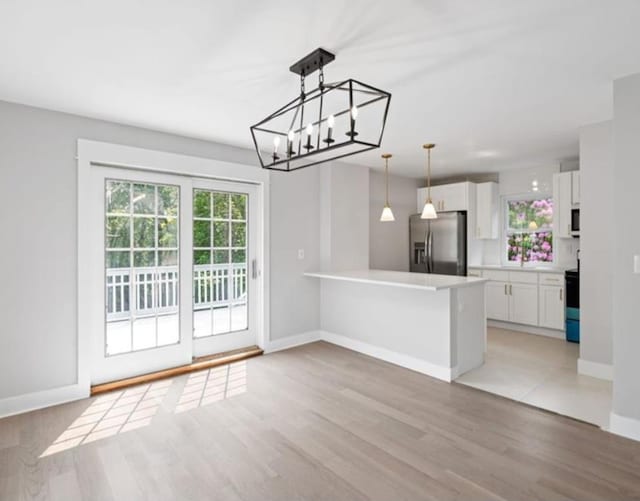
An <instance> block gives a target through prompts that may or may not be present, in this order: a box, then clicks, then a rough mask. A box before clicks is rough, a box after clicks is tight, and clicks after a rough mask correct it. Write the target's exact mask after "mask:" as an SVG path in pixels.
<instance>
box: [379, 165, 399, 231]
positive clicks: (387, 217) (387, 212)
mask: <svg viewBox="0 0 640 501" xmlns="http://www.w3.org/2000/svg"><path fill="white" fill-rule="evenodd" d="M391 156H392V155H391V153H383V154H382V158H384V184H385V196H384V207H383V209H382V214H381V215H380V221H382V222H383V223H385V222H389V221H395V220H396V218H395V217H393V212H392V210H391V206H390V205H389V159H390V158H391Z"/></svg>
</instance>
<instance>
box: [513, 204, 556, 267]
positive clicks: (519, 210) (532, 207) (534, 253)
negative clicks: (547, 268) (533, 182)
mask: <svg viewBox="0 0 640 501" xmlns="http://www.w3.org/2000/svg"><path fill="white" fill-rule="evenodd" d="M505 222H506V225H505V226H506V228H505V229H506V231H505V243H506V258H507V262H508V263H522V264H524V263H551V262H553V232H552V224H553V199H552V198H550V197H543V198H534V199H532V198H517V199H509V200H506V205H505Z"/></svg>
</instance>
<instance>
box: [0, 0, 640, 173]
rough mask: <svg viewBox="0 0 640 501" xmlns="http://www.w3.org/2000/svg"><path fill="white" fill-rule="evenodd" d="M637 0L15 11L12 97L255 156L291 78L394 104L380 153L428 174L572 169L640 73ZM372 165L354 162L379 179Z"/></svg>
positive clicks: (363, 159) (1, 39)
mask: <svg viewBox="0 0 640 501" xmlns="http://www.w3.org/2000/svg"><path fill="white" fill-rule="evenodd" d="M638 26H640V2H638V1H637V0H535V1H526V2H525V1H524V0H523V1H518V2H514V1H513V0H475V1H469V0H394V1H393V2H391V1H390V0H386V1H385V0H377V1H374V0H350V1H349V2H344V1H343V0H324V1H309V0H298V1H277V0H272V1H269V2H260V1H257V0H256V1H243V0H234V1H230V2H223V1H217V2H215V1H211V0H184V1H180V2H176V1H171V0H135V1H132V0H110V1H108V2H98V1H90V0H65V1H64V2H51V1H46V0H41V1H34V0H3V1H2V2H1V3H0V61H1V62H2V64H0V99H2V100H7V101H13V102H19V103H25V104H29V105H34V106H40V107H44V108H49V109H55V110H61V111H66V112H70V113H76V114H80V115H85V116H91V117H96V118H102V119H107V120H112V121H116V122H121V123H126V124H132V125H138V126H142V127H147V128H151V129H156V130H162V131H168V132H173V133H177V134H182V135H185V136H192V137H197V138H204V139H209V140H214V141H219V142H224V143H228V144H233V145H239V146H245V147H251V137H250V134H249V125H250V124H252V123H255V122H257V121H258V120H260V119H262V118H264V117H265V116H267V115H268V114H269V113H271V112H272V111H274V110H275V109H276V108H278V107H279V106H281V105H283V104H284V103H286V102H288V101H289V100H290V99H292V98H294V97H295V96H296V95H297V93H298V92H299V82H298V80H297V78H296V75H294V74H292V73H290V72H289V71H288V68H289V65H290V64H291V63H293V62H294V61H296V60H297V59H299V58H300V57H302V56H304V55H305V54H307V53H308V52H310V51H311V50H313V49H315V48H316V47H319V46H321V47H324V48H326V49H328V50H330V51H332V52H335V53H336V56H337V57H336V61H335V62H334V63H332V64H331V65H330V66H328V67H327V69H326V70H325V72H326V76H327V80H329V81H331V80H337V79H340V78H348V77H353V78H357V79H359V80H361V81H363V82H366V83H369V84H371V85H374V86H376V87H379V88H382V89H385V90H388V91H390V92H391V93H392V94H393V97H392V100H391V107H390V115H389V119H388V122H387V129H386V133H385V137H384V141H383V150H384V151H388V152H391V153H393V154H394V158H393V159H392V162H391V164H390V168H391V169H393V170H395V172H396V173H398V174H404V175H407V176H413V177H418V176H421V175H422V174H423V171H424V152H423V150H422V149H421V145H422V144H423V143H424V142H427V141H429V142H435V143H437V144H438V147H437V148H436V150H435V151H434V153H433V168H434V175H435V176H436V177H438V176H451V175H460V174H465V173H480V172H495V171H498V170H503V169H511V168H519V167H531V166H541V165H548V164H549V163H556V164H557V163H558V162H559V161H560V160H563V159H567V158H572V157H575V156H576V155H577V153H578V128H579V127H580V126H581V125H584V124H588V123H592V122H596V121H600V120H606V119H608V118H610V117H611V111H612V81H613V80H614V79H615V78H618V77H621V76H625V75H628V74H631V73H636V72H640V35H638V33H639V32H638ZM380 153H382V151H374V152H370V153H367V154H363V155H358V156H354V157H351V159H350V161H352V162H354V163H360V164H365V165H369V166H371V167H376V168H378V167H381V166H382V162H381V160H380Z"/></svg>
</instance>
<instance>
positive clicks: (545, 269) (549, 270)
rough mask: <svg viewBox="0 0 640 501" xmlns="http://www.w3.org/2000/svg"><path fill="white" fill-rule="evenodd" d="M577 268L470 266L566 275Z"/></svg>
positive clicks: (473, 267) (471, 266) (470, 267)
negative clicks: (566, 272) (565, 273)
mask: <svg viewBox="0 0 640 501" xmlns="http://www.w3.org/2000/svg"><path fill="white" fill-rule="evenodd" d="M572 268H575V266H567V267H562V266H539V267H538V266H519V265H513V266H508V265H507V266H505V265H501V264H478V265H470V266H469V269H470V270H474V269H475V270H501V271H528V272H531V273H560V274H562V273H564V272H565V271H567V270H570V269H572Z"/></svg>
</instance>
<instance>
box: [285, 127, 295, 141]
mask: <svg viewBox="0 0 640 501" xmlns="http://www.w3.org/2000/svg"><path fill="white" fill-rule="evenodd" d="M287 137H288V138H289V141H291V142H292V143H293V140H294V139H295V138H296V133H295V132H293V131H292V130H290V131H289V134H287Z"/></svg>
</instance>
